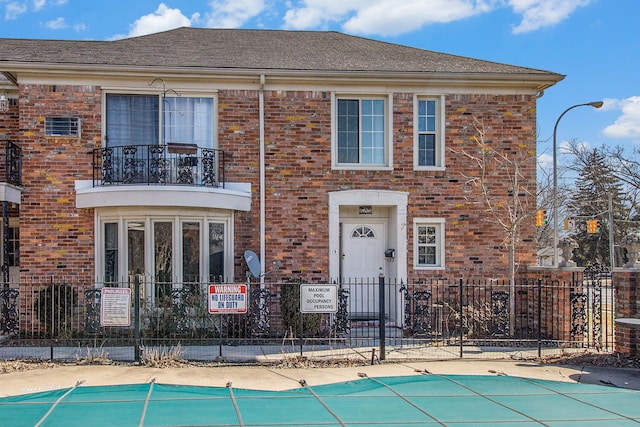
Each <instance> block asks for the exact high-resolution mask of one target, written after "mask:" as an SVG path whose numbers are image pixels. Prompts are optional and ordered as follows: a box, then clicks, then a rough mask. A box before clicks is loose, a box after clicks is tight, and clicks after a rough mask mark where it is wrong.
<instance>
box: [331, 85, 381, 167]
mask: <svg viewBox="0 0 640 427" xmlns="http://www.w3.org/2000/svg"><path fill="white" fill-rule="evenodd" d="M382 98H384V101H385V111H384V114H385V118H386V121H385V126H386V128H385V132H384V147H385V155H384V156H385V162H384V164H382V165H380V164H375V165H369V164H361V163H338V100H339V99H359V100H361V99H382ZM331 169H333V170H393V94H391V93H366V94H364V93H338V94H336V93H335V92H332V93H331Z"/></svg>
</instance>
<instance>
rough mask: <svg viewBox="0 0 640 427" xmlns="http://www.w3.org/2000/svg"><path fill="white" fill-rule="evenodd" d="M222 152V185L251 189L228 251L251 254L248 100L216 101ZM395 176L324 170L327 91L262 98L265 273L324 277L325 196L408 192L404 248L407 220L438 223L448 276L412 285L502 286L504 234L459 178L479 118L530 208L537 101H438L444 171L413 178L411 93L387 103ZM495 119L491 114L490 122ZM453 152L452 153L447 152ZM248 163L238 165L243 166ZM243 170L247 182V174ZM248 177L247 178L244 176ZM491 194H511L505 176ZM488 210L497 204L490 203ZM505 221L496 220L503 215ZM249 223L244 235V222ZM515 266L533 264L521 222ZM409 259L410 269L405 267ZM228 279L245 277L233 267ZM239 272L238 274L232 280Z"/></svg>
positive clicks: (468, 170)
mask: <svg viewBox="0 0 640 427" xmlns="http://www.w3.org/2000/svg"><path fill="white" fill-rule="evenodd" d="M219 96H220V104H221V108H220V114H219V121H220V126H221V129H220V145H221V148H223V149H225V150H229V149H230V147H234V148H233V149H231V150H230V151H232V152H233V160H232V161H231V163H233V165H230V166H228V169H227V170H228V173H227V179H229V180H231V181H234V180H236V179H238V180H246V178H250V180H251V182H252V186H253V190H254V195H255V197H254V198H253V205H252V212H251V213H249V214H239V215H236V219H237V220H238V221H236V227H237V229H236V249H237V250H240V249H242V248H251V249H254V250H257V249H258V248H259V240H258V233H257V231H258V227H259V215H258V213H259V197H258V195H259V181H258V172H259V170H258V168H259V165H258V163H257V161H258V154H259V145H258V126H257V125H258V123H257V114H256V115H253V114H245V115H241V114H239V113H238V111H239V110H240V111H242V109H246V108H247V107H249V108H250V109H251V110H252V113H253V112H254V111H255V110H256V108H257V106H258V99H257V95H256V94H255V93H251V92H245V93H238V92H233V93H228V92H224V91H222V92H221V93H220V94H219ZM393 106H394V112H393V120H394V135H393V139H394V151H393V159H394V169H393V171H349V170H334V171H332V170H331V99H330V94H329V93H327V92H284V91H277V92H276V91H266V92H265V115H266V123H265V138H266V148H265V157H266V182H267V188H266V218H267V223H266V236H265V238H266V246H267V252H268V254H267V257H268V259H266V260H265V262H266V264H267V265H270V264H271V262H272V261H274V260H280V261H282V270H281V274H283V275H285V276H287V275H291V276H294V277H298V276H302V277H305V278H306V279H307V280H314V279H320V280H323V279H324V280H326V279H327V278H328V274H329V271H328V268H329V261H328V249H327V248H328V244H329V242H328V226H329V224H328V218H329V216H328V212H327V208H328V196H327V193H328V192H331V191H341V190H352V189H358V190H366V189H382V190H400V191H408V192H409V205H410V207H409V217H408V223H407V233H408V238H409V242H410V243H409V245H408V246H409V248H411V247H412V244H411V241H412V239H413V235H412V234H413V231H412V226H411V224H412V223H413V218H414V217H424V216H429V217H444V218H446V220H447V224H446V246H447V252H446V259H447V270H446V271H444V272H428V273H427V272H414V271H413V270H412V269H411V268H409V275H410V278H409V279H410V280H413V279H419V278H421V277H423V276H429V277H461V276H464V277H474V278H477V277H479V276H484V277H506V275H507V267H508V257H507V252H506V250H505V249H504V247H503V246H502V241H503V240H504V238H505V234H504V231H503V230H501V229H500V227H498V226H497V223H496V221H488V220H487V213H486V206H485V205H484V204H483V202H482V199H481V193H480V191H479V189H478V188H477V187H474V186H472V185H465V180H466V179H465V176H471V175H474V174H475V175H477V173H478V169H477V167H476V166H475V165H474V164H473V163H472V162H470V161H469V160H468V159H467V158H466V157H465V156H464V155H463V154H462V152H463V151H467V152H472V151H473V152H477V145H476V143H475V142H474V141H473V140H472V137H474V136H477V135H478V132H477V130H476V125H477V123H476V122H475V119H477V120H478V121H479V122H478V123H480V124H481V125H482V126H483V127H484V131H485V141H486V142H487V143H489V144H491V146H492V147H495V149H496V150H497V151H500V152H505V153H508V156H509V158H511V159H513V158H515V159H519V161H520V162H522V163H521V165H520V166H521V167H522V174H523V175H524V176H530V177H531V178H530V179H529V180H527V181H525V182H524V183H523V184H524V185H525V186H528V190H529V192H530V193H529V194H528V196H526V197H521V200H524V199H527V203H528V204H529V208H530V209H531V210H534V209H535V144H536V141H535V133H534V129H535V98H534V97H533V96H490V95H483V96H470V95H468V96H461V95H456V96H451V97H447V99H446V128H447V140H446V146H447V152H446V164H447V170H446V171H445V172H436V171H420V172H414V171H413V94H412V93H406V94H396V95H394V99H393ZM496 111H497V113H496ZM452 150H454V151H455V152H454V151H452ZM245 159H246V162H247V163H246V164H243V163H242V162H243V161H245ZM247 171H251V174H247V173H246V172H247ZM252 174H253V176H251V175H252ZM493 177H495V178H497V184H496V186H495V187H493V188H492V189H491V191H492V193H493V194H498V197H500V198H503V199H504V198H505V197H507V195H508V193H509V189H510V187H511V186H512V181H511V180H510V179H509V177H508V175H507V173H506V171H503V172H500V173H497V172H496V174H495V175H494V176H493ZM494 202H495V200H494ZM501 212H504V211H501ZM246 220H250V221H251V226H248V225H247V224H246V223H243V222H244V221H246ZM517 243H518V254H517V259H518V262H519V264H520V265H522V266H526V265H531V264H535V262H536V256H535V253H536V247H535V228H534V227H533V221H532V220H531V221H529V220H527V221H525V222H524V223H523V225H522V227H521V229H520V234H519V236H518V242H517ZM412 256H413V255H412V253H409V258H408V263H409V265H410V266H411V265H413V258H412ZM236 267H237V268H236V275H238V274H239V273H241V271H242V269H243V268H244V266H243V264H242V263H241V262H238V263H236ZM238 270H240V272H239V271H238Z"/></svg>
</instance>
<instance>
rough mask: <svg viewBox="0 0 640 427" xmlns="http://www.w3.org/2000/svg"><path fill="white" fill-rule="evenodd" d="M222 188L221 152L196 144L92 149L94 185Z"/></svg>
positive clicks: (222, 163)
mask: <svg viewBox="0 0 640 427" xmlns="http://www.w3.org/2000/svg"><path fill="white" fill-rule="evenodd" d="M140 184H148V185H188V186H204V187H214V188H218V187H221V188H224V152H223V151H221V150H214V149H210V148H202V147H198V146H197V145H195V144H177V143H169V144H166V145H127V146H122V147H106V148H98V149H95V150H94V151H93V186H94V187H97V186H111V185H140Z"/></svg>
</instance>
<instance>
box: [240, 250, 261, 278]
mask: <svg viewBox="0 0 640 427" xmlns="http://www.w3.org/2000/svg"><path fill="white" fill-rule="evenodd" d="M244 261H245V262H246V263H247V267H249V271H250V272H251V275H252V276H253V277H256V278H258V277H260V259H258V255H256V253H255V252H253V251H244Z"/></svg>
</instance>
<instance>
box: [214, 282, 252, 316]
mask: <svg viewBox="0 0 640 427" xmlns="http://www.w3.org/2000/svg"><path fill="white" fill-rule="evenodd" d="M247 305H248V298H247V285H209V313H211V314H219V313H224V314H242V313H246V312H247Z"/></svg>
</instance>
